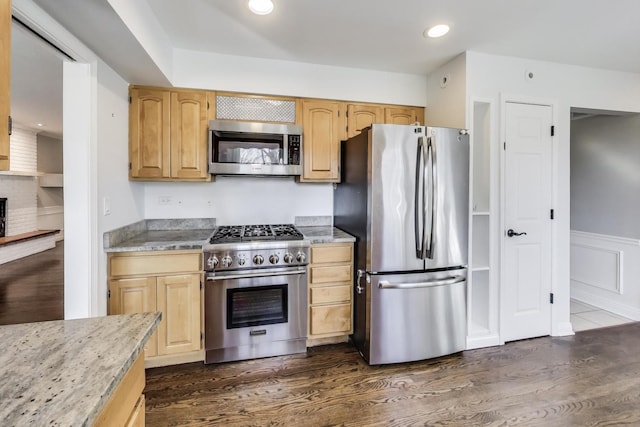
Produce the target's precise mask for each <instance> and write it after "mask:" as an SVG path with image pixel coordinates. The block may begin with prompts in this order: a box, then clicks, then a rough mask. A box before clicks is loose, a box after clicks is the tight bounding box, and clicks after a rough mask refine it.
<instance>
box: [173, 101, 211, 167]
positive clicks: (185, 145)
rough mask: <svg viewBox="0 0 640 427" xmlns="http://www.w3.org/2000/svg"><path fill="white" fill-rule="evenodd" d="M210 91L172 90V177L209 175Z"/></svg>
mask: <svg viewBox="0 0 640 427" xmlns="http://www.w3.org/2000/svg"><path fill="white" fill-rule="evenodd" d="M207 119H208V111H207V93H206V92H205V91H190V92H171V177H172V178H188V179H207V178H208V175H209V174H208V173H207V166H208V165H207V160H208V159H207V145H208V139H207V130H208V128H209V126H208V120H207Z"/></svg>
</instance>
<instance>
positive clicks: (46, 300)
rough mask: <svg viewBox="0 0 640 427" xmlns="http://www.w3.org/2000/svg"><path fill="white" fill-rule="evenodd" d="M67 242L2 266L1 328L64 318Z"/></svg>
mask: <svg viewBox="0 0 640 427" xmlns="http://www.w3.org/2000/svg"><path fill="white" fill-rule="evenodd" d="M63 260H64V243H63V242H58V244H57V245H56V247H55V248H54V249H49V250H47V251H44V252H40V253H38V254H34V255H30V256H28V257H25V258H21V259H19V260H16V261H11V262H8V263H6V264H2V265H0V325H10V324H14V323H29V322H42V321H45V320H61V319H63V318H64V262H63Z"/></svg>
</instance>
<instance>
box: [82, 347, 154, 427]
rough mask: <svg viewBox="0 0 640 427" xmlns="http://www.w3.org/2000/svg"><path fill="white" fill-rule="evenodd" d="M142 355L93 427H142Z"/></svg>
mask: <svg viewBox="0 0 640 427" xmlns="http://www.w3.org/2000/svg"><path fill="white" fill-rule="evenodd" d="M144 385H145V374H144V355H143V354H142V353H140V355H139V356H138V358H137V359H136V361H135V362H133V365H131V367H130V368H129V371H127V373H126V374H125V375H124V377H123V378H122V381H120V384H118V385H117V386H116V389H115V390H114V391H113V394H112V395H111V397H110V398H109V400H108V401H107V403H106V404H105V405H104V407H103V408H102V411H100V413H99V414H98V416H97V417H96V420H95V421H94V423H93V427H111V426H127V427H144V423H145V413H144V411H145V406H144V402H145V401H144V394H142V391H143V390H144Z"/></svg>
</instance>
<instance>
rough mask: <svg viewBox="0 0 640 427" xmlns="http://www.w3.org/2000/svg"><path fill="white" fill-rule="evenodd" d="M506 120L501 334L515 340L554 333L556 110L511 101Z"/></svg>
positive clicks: (507, 339)
mask: <svg viewBox="0 0 640 427" xmlns="http://www.w3.org/2000/svg"><path fill="white" fill-rule="evenodd" d="M505 124H506V145H505V173H504V188H505V215H504V235H503V248H504V252H503V253H504V258H503V261H504V270H503V271H504V277H503V278H504V280H503V282H502V287H503V292H502V303H501V307H502V316H501V325H502V326H501V332H502V339H503V340H504V341H512V340H517V339H524V338H531V337H536V336H542V335H549V334H550V333H551V302H550V293H551V216H550V213H551V161H552V158H551V153H552V137H551V124H552V110H551V107H550V106H543V105H530V104H517V103H511V102H507V104H506V118H505ZM509 230H511V231H509Z"/></svg>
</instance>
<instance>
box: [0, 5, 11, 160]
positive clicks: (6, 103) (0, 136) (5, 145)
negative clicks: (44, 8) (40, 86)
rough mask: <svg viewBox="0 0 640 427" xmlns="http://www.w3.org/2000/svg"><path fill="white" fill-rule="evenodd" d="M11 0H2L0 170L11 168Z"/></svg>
mask: <svg viewBox="0 0 640 427" xmlns="http://www.w3.org/2000/svg"><path fill="white" fill-rule="evenodd" d="M10 114H11V0H0V170H3V171H6V170H9V131H10V130H9V121H10V119H9V115H10Z"/></svg>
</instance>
